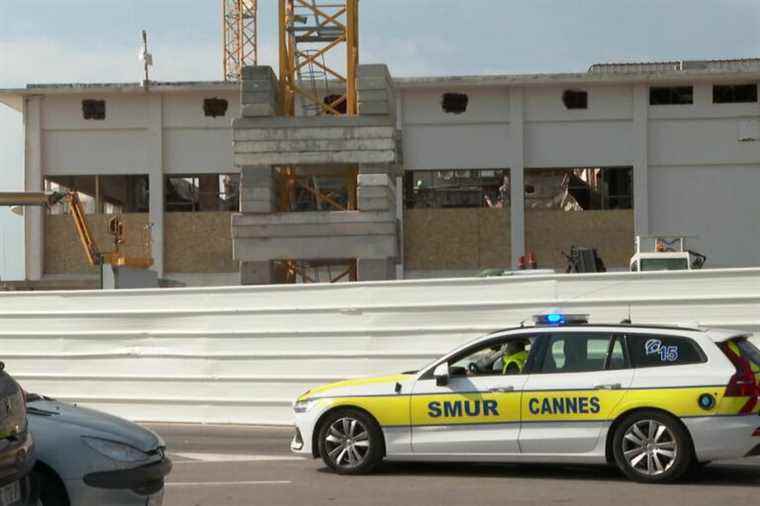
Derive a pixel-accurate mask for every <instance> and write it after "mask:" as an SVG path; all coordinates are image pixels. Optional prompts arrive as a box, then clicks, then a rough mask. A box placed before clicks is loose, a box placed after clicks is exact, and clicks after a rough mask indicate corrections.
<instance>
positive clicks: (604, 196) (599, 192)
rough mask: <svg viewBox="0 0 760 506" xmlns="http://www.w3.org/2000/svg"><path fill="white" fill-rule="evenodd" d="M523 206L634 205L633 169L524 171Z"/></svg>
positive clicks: (577, 208) (593, 207) (590, 208)
mask: <svg viewBox="0 0 760 506" xmlns="http://www.w3.org/2000/svg"><path fill="white" fill-rule="evenodd" d="M525 183H526V186H527V187H531V188H532V189H533V192H526V196H525V207H526V208H529V209H559V210H563V211H595V210H606V209H633V169H631V168H630V167H621V168H618V167H615V168H577V169H541V170H531V171H526V173H525Z"/></svg>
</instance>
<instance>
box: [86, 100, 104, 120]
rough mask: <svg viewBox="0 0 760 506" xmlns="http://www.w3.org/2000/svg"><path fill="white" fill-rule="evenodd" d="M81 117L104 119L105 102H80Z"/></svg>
mask: <svg viewBox="0 0 760 506" xmlns="http://www.w3.org/2000/svg"><path fill="white" fill-rule="evenodd" d="M82 116H83V117H84V119H94V120H104V119H106V101H105V100H82Z"/></svg>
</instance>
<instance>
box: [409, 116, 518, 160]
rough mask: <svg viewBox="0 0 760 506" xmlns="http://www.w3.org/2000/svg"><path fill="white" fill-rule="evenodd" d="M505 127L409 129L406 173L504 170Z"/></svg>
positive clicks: (507, 146) (507, 147)
mask: <svg viewBox="0 0 760 506" xmlns="http://www.w3.org/2000/svg"><path fill="white" fill-rule="evenodd" d="M509 150H510V139H509V126H508V125H507V124H492V125H449V126H432V125H430V126H408V127H406V128H405V129H404V166H405V168H406V170H432V169H436V170H437V169H504V168H508V167H509V160H510V155H509Z"/></svg>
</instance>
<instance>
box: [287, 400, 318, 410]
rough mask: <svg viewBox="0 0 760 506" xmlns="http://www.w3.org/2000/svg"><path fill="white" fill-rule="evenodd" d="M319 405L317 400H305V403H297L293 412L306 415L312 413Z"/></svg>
mask: <svg viewBox="0 0 760 506" xmlns="http://www.w3.org/2000/svg"><path fill="white" fill-rule="evenodd" d="M316 404H317V399H305V400H303V401H296V403H295V404H293V411H295V412H296V413H306V412H307V411H310V410H311V408H313V407H314V406H315V405H316Z"/></svg>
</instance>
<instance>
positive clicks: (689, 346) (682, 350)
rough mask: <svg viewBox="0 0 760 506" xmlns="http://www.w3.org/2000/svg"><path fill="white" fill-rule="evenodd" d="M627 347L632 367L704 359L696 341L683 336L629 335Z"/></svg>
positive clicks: (699, 361) (665, 364) (696, 361)
mask: <svg viewBox="0 0 760 506" xmlns="http://www.w3.org/2000/svg"><path fill="white" fill-rule="evenodd" d="M628 349H629V352H630V356H631V363H632V364H633V366H634V367H663V366H669V365H686V364H699V363H702V362H705V361H706V358H705V355H704V353H703V352H702V350H701V349H700V348H699V346H698V345H697V343H695V342H694V341H692V340H691V339H688V338H685V337H672V336H658V335H629V336H628Z"/></svg>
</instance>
